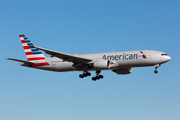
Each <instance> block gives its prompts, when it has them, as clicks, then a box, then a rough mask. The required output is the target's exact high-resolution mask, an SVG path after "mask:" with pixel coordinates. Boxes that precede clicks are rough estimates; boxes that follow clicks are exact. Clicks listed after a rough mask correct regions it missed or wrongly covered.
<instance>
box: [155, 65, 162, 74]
mask: <svg viewBox="0 0 180 120" xmlns="http://www.w3.org/2000/svg"><path fill="white" fill-rule="evenodd" d="M160 66H161V65H160V64H157V65H155V70H154V73H155V74H157V73H158V71H157V69H158V67H160Z"/></svg>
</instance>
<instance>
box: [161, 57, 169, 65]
mask: <svg viewBox="0 0 180 120" xmlns="http://www.w3.org/2000/svg"><path fill="white" fill-rule="evenodd" d="M161 60H162V62H163V63H165V62H168V61H169V60H171V57H170V56H168V55H167V56H162V57H161Z"/></svg>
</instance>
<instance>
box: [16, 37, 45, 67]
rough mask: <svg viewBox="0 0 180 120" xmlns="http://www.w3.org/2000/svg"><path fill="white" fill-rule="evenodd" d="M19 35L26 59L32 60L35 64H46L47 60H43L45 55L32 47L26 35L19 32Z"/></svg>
mask: <svg viewBox="0 0 180 120" xmlns="http://www.w3.org/2000/svg"><path fill="white" fill-rule="evenodd" d="M19 37H20V40H21V43H22V46H23V49H24V51H25V54H26V57H27V61H30V62H34V63H36V65H37V66H42V65H44V64H46V65H47V62H45V56H44V55H43V54H42V53H41V52H40V51H39V50H38V49H37V48H34V47H32V46H34V44H33V43H32V42H31V41H30V40H29V39H28V38H27V37H26V35H24V34H21V35H19ZM37 63H38V64H39V65H38V64H37ZM34 65H35V64H34ZM34 65H33V66H34Z"/></svg>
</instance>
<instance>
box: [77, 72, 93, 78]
mask: <svg viewBox="0 0 180 120" xmlns="http://www.w3.org/2000/svg"><path fill="white" fill-rule="evenodd" d="M87 76H91V73H90V72H83V74H80V75H79V77H80V78H84V77H87Z"/></svg>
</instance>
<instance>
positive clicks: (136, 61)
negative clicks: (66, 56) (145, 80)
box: [20, 50, 171, 72]
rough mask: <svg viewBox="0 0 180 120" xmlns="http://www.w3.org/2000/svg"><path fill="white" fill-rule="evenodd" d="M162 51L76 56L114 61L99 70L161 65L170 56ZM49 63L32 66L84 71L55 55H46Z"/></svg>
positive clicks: (50, 69) (63, 70)
mask: <svg viewBox="0 0 180 120" xmlns="http://www.w3.org/2000/svg"><path fill="white" fill-rule="evenodd" d="M140 51H143V54H145V55H146V58H143V57H142V54H141V53H140ZM164 54H165V53H164V52H160V51H154V50H137V51H122V52H107V53H92V54H78V55H74V56H77V57H82V58H88V59H92V60H93V61H96V60H109V61H113V62H115V64H116V66H115V67H112V68H105V69H101V70H113V69H118V68H132V67H146V66H155V65H157V64H159V65H161V64H163V63H165V62H167V61H169V60H170V59H171V58H170V56H168V55H164ZM45 60H46V61H47V62H48V63H49V65H46V66H40V67H33V68H37V69H43V70H49V71H56V72H66V71H84V70H83V69H80V68H77V67H74V66H73V63H72V62H67V61H63V60H62V59H59V58H57V57H46V59H45ZM20 65H22V66H26V67H28V66H27V64H25V63H20ZM96 70H97V69H95V68H93V67H91V68H89V69H88V71H96Z"/></svg>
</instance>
